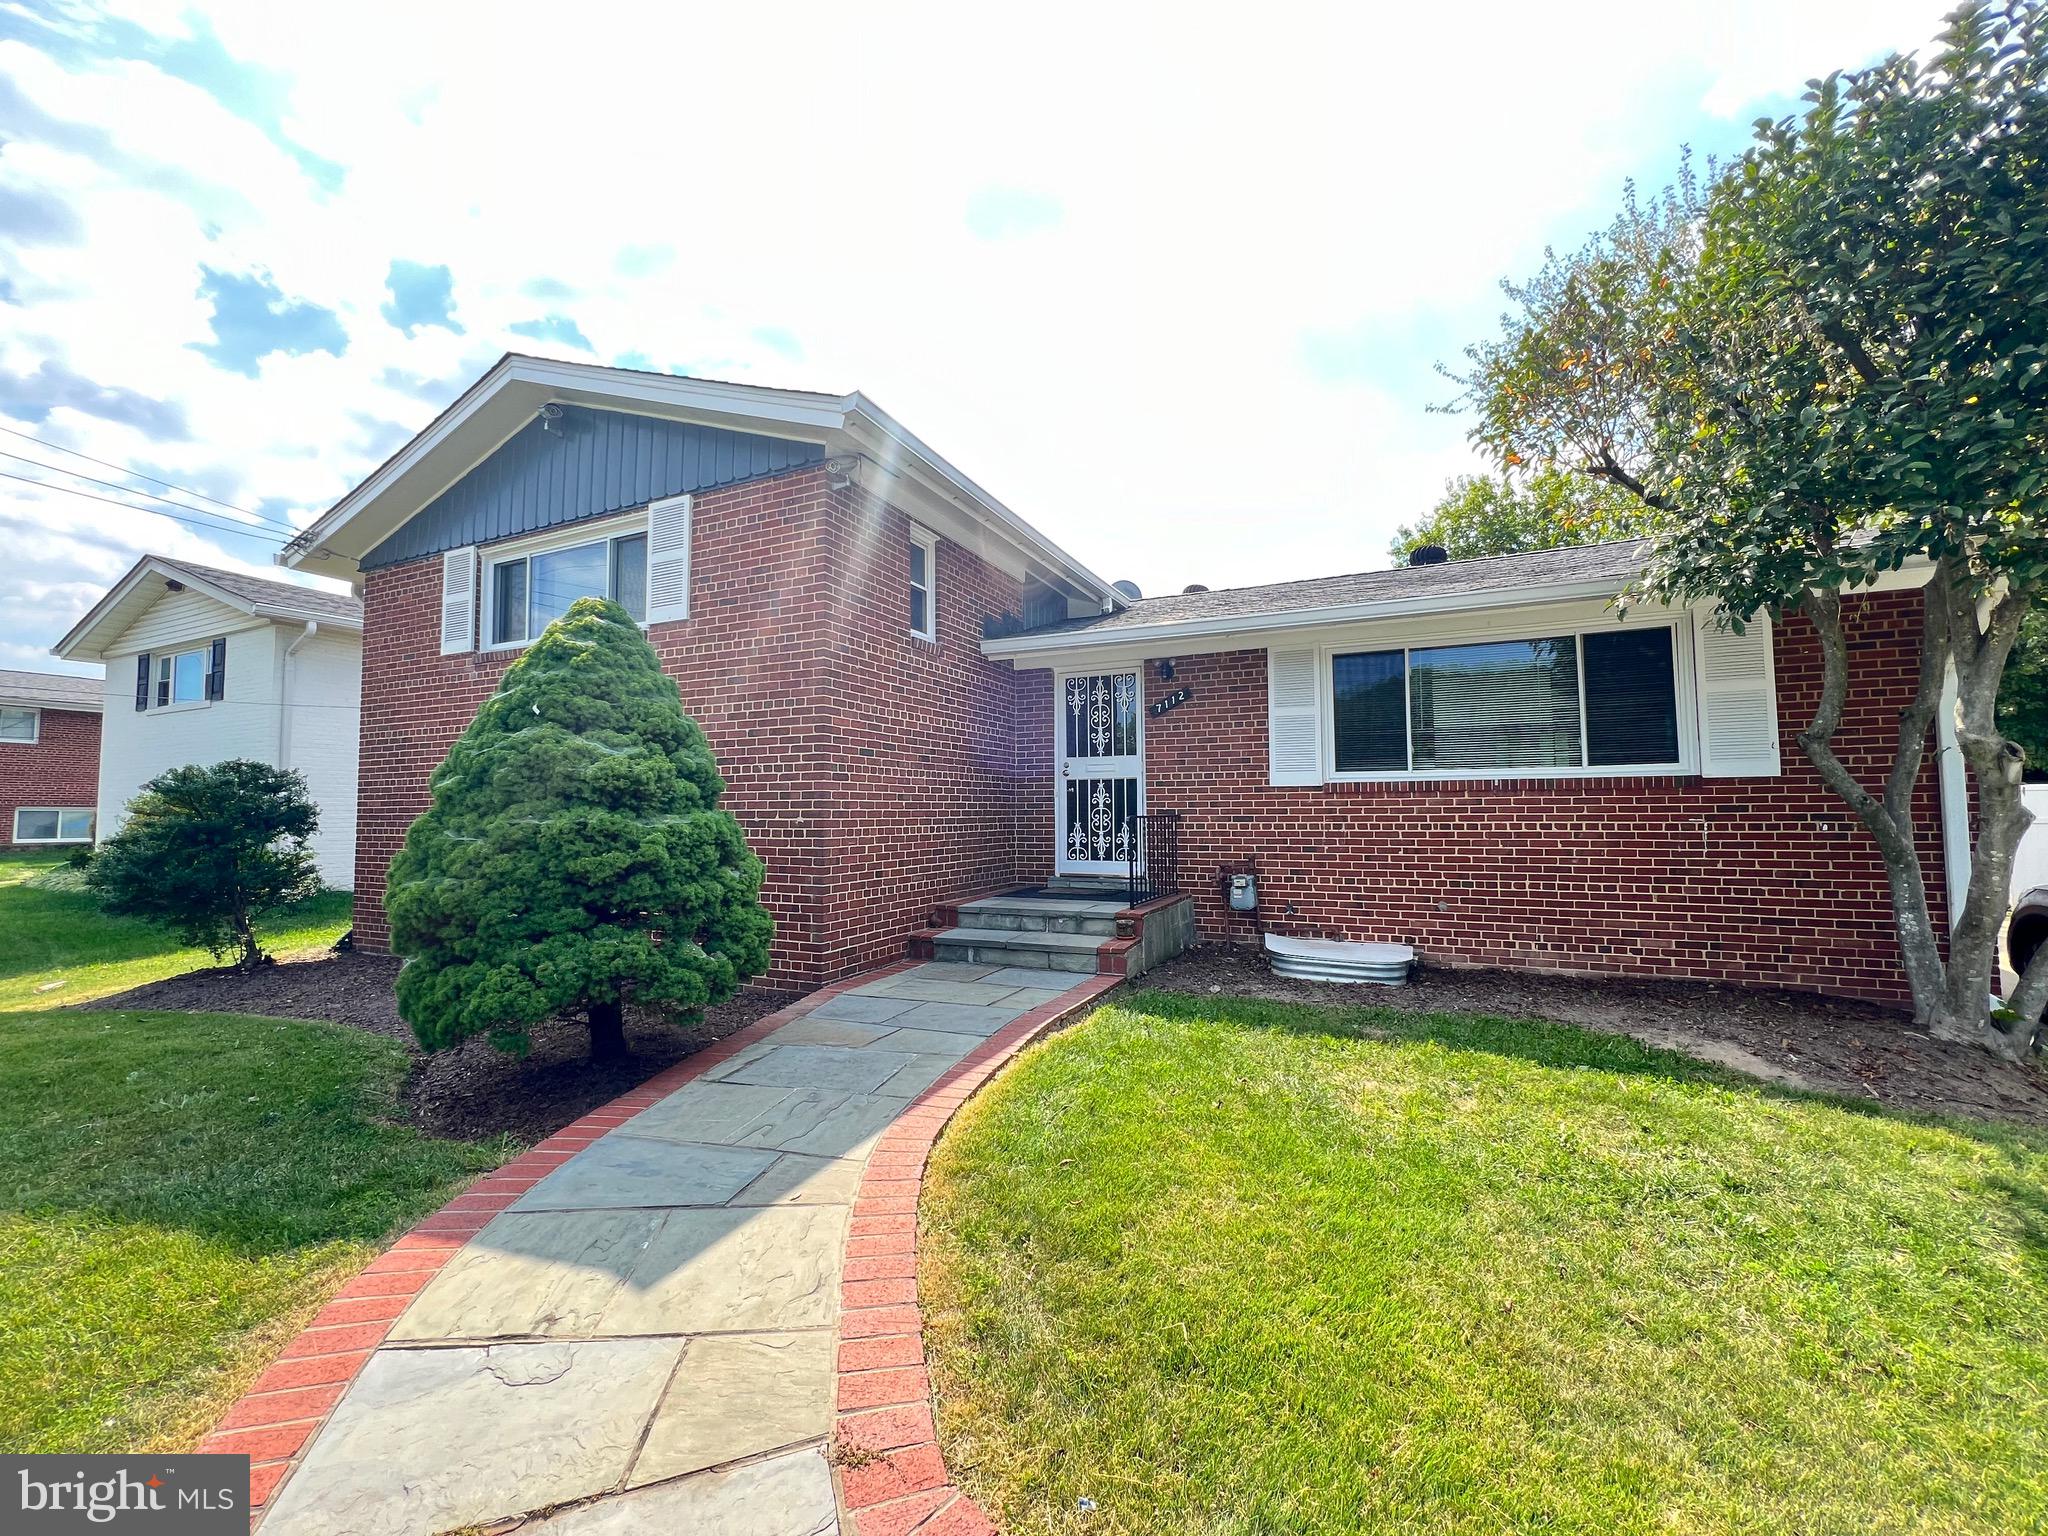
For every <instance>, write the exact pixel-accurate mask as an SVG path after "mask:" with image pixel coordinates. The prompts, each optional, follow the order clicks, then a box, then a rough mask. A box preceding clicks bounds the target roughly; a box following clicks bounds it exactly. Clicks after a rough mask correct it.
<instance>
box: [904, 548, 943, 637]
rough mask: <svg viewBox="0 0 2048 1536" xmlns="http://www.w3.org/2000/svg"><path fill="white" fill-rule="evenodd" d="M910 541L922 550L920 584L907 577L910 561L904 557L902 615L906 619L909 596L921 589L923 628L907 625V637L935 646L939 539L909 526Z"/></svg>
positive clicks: (936, 635) (937, 631) (937, 610)
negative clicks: (922, 561)
mask: <svg viewBox="0 0 2048 1536" xmlns="http://www.w3.org/2000/svg"><path fill="white" fill-rule="evenodd" d="M910 542H911V543H912V544H914V545H916V546H917V547H918V548H919V549H921V550H923V551H924V581H923V582H922V583H921V584H920V583H919V582H918V580H917V578H916V577H914V576H912V575H911V574H910V560H909V557H908V555H907V554H906V556H905V558H904V562H903V565H904V573H903V574H904V577H905V587H904V593H903V611H904V615H905V617H906V619H907V618H908V616H909V613H910V594H911V593H913V592H916V591H919V590H922V591H923V592H924V624H925V627H924V628H923V629H919V628H918V627H917V626H916V625H915V624H912V625H910V634H911V637H912V638H913V639H917V640H926V641H930V642H931V643H932V644H934V645H936V644H938V640H939V536H938V535H937V534H936V533H933V532H932V531H931V530H930V529H929V528H920V527H918V525H917V524H915V523H912V524H911V525H910Z"/></svg>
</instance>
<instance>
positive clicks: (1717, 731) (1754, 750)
mask: <svg viewBox="0 0 2048 1536" xmlns="http://www.w3.org/2000/svg"><path fill="white" fill-rule="evenodd" d="M1716 613H1717V610H1716V609H1715V608H1713V607H1711V606H1706V607H1700V608H1695V609H1694V610H1693V614H1692V626H1693V631H1692V632H1693V657H1694V659H1695V661H1696V662H1697V665H1696V666H1695V667H1694V669H1693V670H1694V673H1695V675H1696V677H1697V680H1698V691H1699V716H1700V772H1701V773H1702V774H1704V775H1705V776H1706V777H1707V778H1710V779H1774V778H1776V777H1777V776H1778V772H1779V767H1778V685H1777V671H1776V669H1775V667H1773V665H1772V662H1771V616H1770V615H1769V614H1768V613H1762V612H1759V613H1758V614H1757V615H1756V616H1755V617H1754V618H1751V619H1750V620H1748V621H1747V622H1746V623H1745V624H1744V625H1743V629H1742V633H1741V634H1739V635H1738V634H1737V633H1736V632H1735V631H1734V630H1733V629H1731V628H1729V627H1728V626H1726V625H1725V624H1722V623H1721V622H1720V621H1719V620H1718V618H1717V617H1716Z"/></svg>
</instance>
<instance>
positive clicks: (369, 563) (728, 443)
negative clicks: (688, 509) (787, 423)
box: [362, 405, 825, 570]
mask: <svg viewBox="0 0 2048 1536" xmlns="http://www.w3.org/2000/svg"><path fill="white" fill-rule="evenodd" d="M557 425H558V426H559V427H561V428H562V430H561V431H560V432H559V433H554V432H543V431H542V430H541V424H540V422H539V421H538V420H535V421H531V422H528V423H527V424H526V425H525V426H524V427H521V428H520V429H519V431H518V432H516V433H514V434H513V435H512V437H511V438H509V439H508V440H507V441H506V443H505V445H504V446H503V447H501V448H500V449H499V450H498V451H497V452H496V453H494V454H492V455H491V456H490V457H489V458H488V459H485V460H484V461H483V463H481V464H479V465H477V466H476V468H474V469H472V470H471V471H470V472H469V473H468V474H466V475H464V476H463V477H462V478H461V479H460V480H458V481H456V482H455V483H454V484H453V485H451V486H449V487H448V489H447V490H445V491H443V492H442V493H441V494H440V495H439V496H437V497H435V498H434V499H433V500H432V501H430V502H428V503H427V504H426V506H424V507H422V508H421V509H420V510H419V512H418V513H417V514H416V515H415V516H414V517H413V518H412V519H411V520H410V521H409V522H407V523H406V524H405V526H404V527H402V528H400V529H398V530H397V532H395V533H393V534H392V535H391V537H390V538H388V539H386V540H385V541H384V542H383V543H382V544H379V545H378V546H377V547H376V548H375V549H373V550H371V551H370V552H369V554H367V555H365V556H364V557H363V560H362V567H363V569H364V570H374V569H376V568H377V567H378V566H384V565H396V564H398V563H399V562H400V561H402V560H417V559H418V558H419V557H420V556H422V555H433V554H439V553H440V552H441V551H442V550H444V549H459V548H461V547H462V546H463V545H465V544H488V543H490V542H491V541H492V540H494V539H505V538H511V537H512V536H513V535H515V534H521V533H534V532H537V531H539V530H540V529H543V528H555V527H559V526H560V525H561V524H563V523H574V522H580V521H581V520H583V519H584V518H588V517H602V516H604V514H606V513H607V512H623V511H625V510H626V509H627V508H629V507H639V506H645V505H646V504H647V503H648V502H650V501H653V500H655V499H657V498H659V497H662V496H680V495H683V494H684V493H685V492H691V491H708V490H711V489H713V488H714V487H716V486H721V485H733V484H736V483H737V482H739V481H741V480H752V479H756V478H758V477H760V476H762V475H774V474H780V473H781V472H782V471H784V470H787V469H796V468H799V467H801V466H803V465H805V464H817V463H821V462H822V461H823V460H824V457H825V450H824V448H823V447H821V446H820V445H818V444H816V443H795V442H790V441H788V440H787V439H785V438H779V437H757V436H755V435H754V434H752V433H750V432H728V431H725V430H724V429H723V428H719V427H698V426H689V425H686V424H684V423H682V422H676V421H662V420H659V419H658V418H656V417H653V416H635V415H631V414H629V413H627V412H624V411H594V410H591V409H589V408H588V407H585V406H578V405H565V406H563V407H562V417H561V420H560V421H559V422H558V423H557Z"/></svg>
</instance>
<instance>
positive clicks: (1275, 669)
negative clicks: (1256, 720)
mask: <svg viewBox="0 0 2048 1536" xmlns="http://www.w3.org/2000/svg"><path fill="white" fill-rule="evenodd" d="M1319 693H1320V689H1318V687H1317V678H1316V652H1314V651H1308V650H1303V651H1268V652H1266V751H1267V768H1268V774H1267V782H1268V783H1272V784H1320V783H1322V782H1323V738H1322V730H1321V728H1320V726H1319V724H1318V722H1317V709H1316V700H1317V697H1318V695H1319Z"/></svg>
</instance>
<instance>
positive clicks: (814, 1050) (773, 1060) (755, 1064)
mask: <svg viewBox="0 0 2048 1536" xmlns="http://www.w3.org/2000/svg"><path fill="white" fill-rule="evenodd" d="M909 1064H910V1058H909V1057H908V1056H903V1055H898V1054H895V1053H893V1052H889V1051H878V1050H865V1051H849V1050H846V1049H844V1048H843V1047H840V1046H832V1045H784V1046H778V1047H776V1048H775V1049H774V1050H772V1051H770V1052H768V1054H767V1055H765V1056H761V1057H758V1058H757V1059H755V1060H753V1061H749V1062H746V1063H744V1064H742V1065H741V1066H739V1067H737V1068H735V1069H733V1071H731V1072H729V1073H726V1074H725V1075H724V1076H722V1077H721V1078H720V1081H721V1082H743V1083H768V1084H774V1085H777V1086H780V1087H784V1088H799V1087H802V1088H822V1089H826V1090H828V1091H829V1090H832V1089H840V1090H843V1091H844V1092H847V1093H873V1092H874V1091H875V1090H876V1089H877V1088H879V1087H880V1086H881V1085H882V1084H883V1083H886V1082H887V1081H888V1080H889V1075H890V1074H891V1073H892V1072H895V1071H897V1070H898V1069H899V1068H902V1067H906V1066H908V1065H909Z"/></svg>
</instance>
